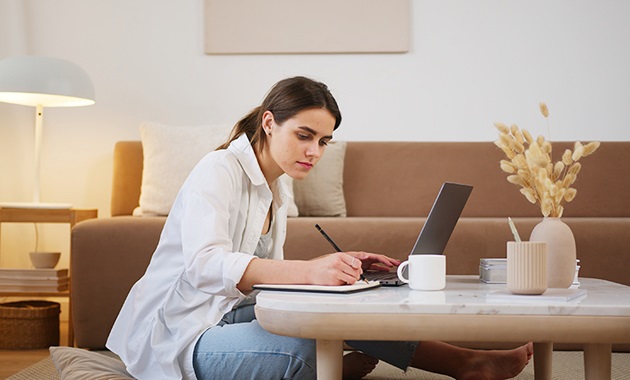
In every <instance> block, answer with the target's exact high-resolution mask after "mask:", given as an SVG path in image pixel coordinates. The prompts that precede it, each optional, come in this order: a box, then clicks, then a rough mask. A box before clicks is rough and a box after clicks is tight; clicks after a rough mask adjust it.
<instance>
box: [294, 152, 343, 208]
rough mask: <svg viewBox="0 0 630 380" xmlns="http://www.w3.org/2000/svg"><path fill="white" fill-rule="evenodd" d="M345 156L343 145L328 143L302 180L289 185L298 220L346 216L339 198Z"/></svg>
mask: <svg viewBox="0 0 630 380" xmlns="http://www.w3.org/2000/svg"><path fill="white" fill-rule="evenodd" d="M345 156H346V142H345V141H335V142H330V143H329V144H328V147H327V148H326V151H325V152H324V155H323V156H322V157H321V158H320V159H319V162H318V163H317V164H316V165H315V167H314V168H313V169H312V170H311V172H310V173H309V174H308V175H307V176H306V178H305V179H303V180H294V181H293V192H294V196H295V204H296V205H297V208H298V211H299V214H300V216H346V200H345V198H344V194H343V165H344V159H345Z"/></svg>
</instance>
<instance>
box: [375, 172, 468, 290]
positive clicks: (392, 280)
mask: <svg viewBox="0 0 630 380" xmlns="http://www.w3.org/2000/svg"><path fill="white" fill-rule="evenodd" d="M472 189H473V188H472V186H470V185H463V184H459V183H451V182H444V184H442V187H441V188H440V192H439V193H438V195H437V198H436V199H435V201H434V202H433V206H432V207H431V211H430V212H429V216H428V217H427V219H426V221H425V223H424V226H422V230H421V231H420V234H419V235H418V238H417V239H416V244H414V246H413V249H412V250H411V253H410V254H411V255H429V254H430V255H441V254H443V253H444V248H446V244H447V243H448V241H449V239H450V238H451V234H452V233H453V230H454V229H455V225H456V224H457V221H458V220H459V216H460V215H461V214H462V211H463V210H464V206H465V205H466V202H467V201H468V197H469V196H470V193H471V192H472ZM363 275H364V276H365V278H366V279H368V280H369V281H379V282H380V283H381V285H384V286H400V285H403V284H404V283H403V282H402V281H400V279H399V278H398V276H397V275H396V272H395V271H394V272H379V271H366V272H365V273H364V274H363Z"/></svg>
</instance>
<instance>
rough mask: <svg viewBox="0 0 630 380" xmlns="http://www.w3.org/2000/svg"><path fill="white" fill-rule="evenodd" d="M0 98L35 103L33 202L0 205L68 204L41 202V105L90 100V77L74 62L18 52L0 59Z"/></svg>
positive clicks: (73, 104)
mask: <svg viewBox="0 0 630 380" xmlns="http://www.w3.org/2000/svg"><path fill="white" fill-rule="evenodd" d="M0 102H5V103H12V104H19V105H24V106H31V107H35V174H34V182H33V202H13V203H0V207H29V208H70V207H71V205H69V204H59V203H42V202H40V194H39V180H40V176H39V172H40V165H41V143H42V127H43V124H44V107H79V106H89V105H92V104H94V86H93V85H92V81H91V80H90V77H89V76H88V75H87V74H86V73H85V71H83V70H82V69H81V68H80V67H79V66H77V65H75V64H74V63H71V62H68V61H65V60H62V59H56V58H48V57H37V56H19V57H11V58H6V59H3V60H1V61H0Z"/></svg>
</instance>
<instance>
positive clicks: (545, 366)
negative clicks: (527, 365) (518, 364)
mask: <svg viewBox="0 0 630 380" xmlns="http://www.w3.org/2000/svg"><path fill="white" fill-rule="evenodd" d="M552 364H553V343H534V378H535V379H536V380H551V373H552V370H551V369H552Z"/></svg>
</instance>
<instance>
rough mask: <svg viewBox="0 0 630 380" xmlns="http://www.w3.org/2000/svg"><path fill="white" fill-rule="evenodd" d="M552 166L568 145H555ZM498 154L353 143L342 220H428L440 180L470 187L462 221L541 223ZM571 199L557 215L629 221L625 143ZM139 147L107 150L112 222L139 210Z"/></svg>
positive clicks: (598, 161) (595, 165)
mask: <svg viewBox="0 0 630 380" xmlns="http://www.w3.org/2000/svg"><path fill="white" fill-rule="evenodd" d="M553 148H554V152H555V153H554V155H553V157H554V161H556V160H558V159H559V156H560V155H561V154H562V152H564V150H565V149H567V148H570V149H572V148H573V143H569V142H554V143H553ZM503 158H504V156H503V152H502V151H501V150H499V149H498V148H497V147H496V146H495V145H494V144H493V143H491V142H356V141H350V142H348V144H347V147H346V155H345V164H344V184H343V189H344V196H345V199H346V208H347V214H348V216H357V217H361V216H395V217H414V216H426V215H428V213H429V211H430V208H431V205H432V203H433V200H434V199H435V196H436V195H437V192H438V190H439V188H440V185H441V184H442V183H443V182H444V181H450V182H460V183H467V184H471V185H473V186H474V190H473V192H472V194H471V197H470V200H469V201H468V204H467V205H466V208H465V209H464V213H463V216H467V217H507V216H521V217H526V216H531V217H540V216H541V214H540V208H539V207H538V206H536V205H533V204H531V203H529V202H528V201H527V200H526V199H525V197H524V196H523V195H521V194H520V192H519V189H518V187H517V186H515V185H512V184H510V183H509V182H507V180H506V177H507V174H506V173H504V172H503V171H501V169H500V168H499V161H500V160H501V159H503ZM581 162H582V170H581V171H580V173H579V174H578V179H577V182H576V183H575V187H576V188H577V190H578V192H577V196H576V198H575V199H574V200H573V201H572V202H571V203H570V204H568V205H567V207H566V208H565V213H564V216H567V217H568V216H575V217H600V216H605V217H627V216H630V202H629V201H628V195H627V194H628V190H629V189H630V142H603V143H602V144H601V146H600V148H599V149H598V150H597V151H596V152H595V153H594V154H593V155H591V156H589V157H586V158H584V159H583V161H581ZM142 164H143V154H142V143H141V142H140V141H121V142H118V143H117V144H116V147H115V149H114V176H113V188H112V198H111V213H112V216H118V215H131V214H132V212H133V210H134V208H136V207H137V206H138V204H139V199H140V189H141V184H142Z"/></svg>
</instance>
